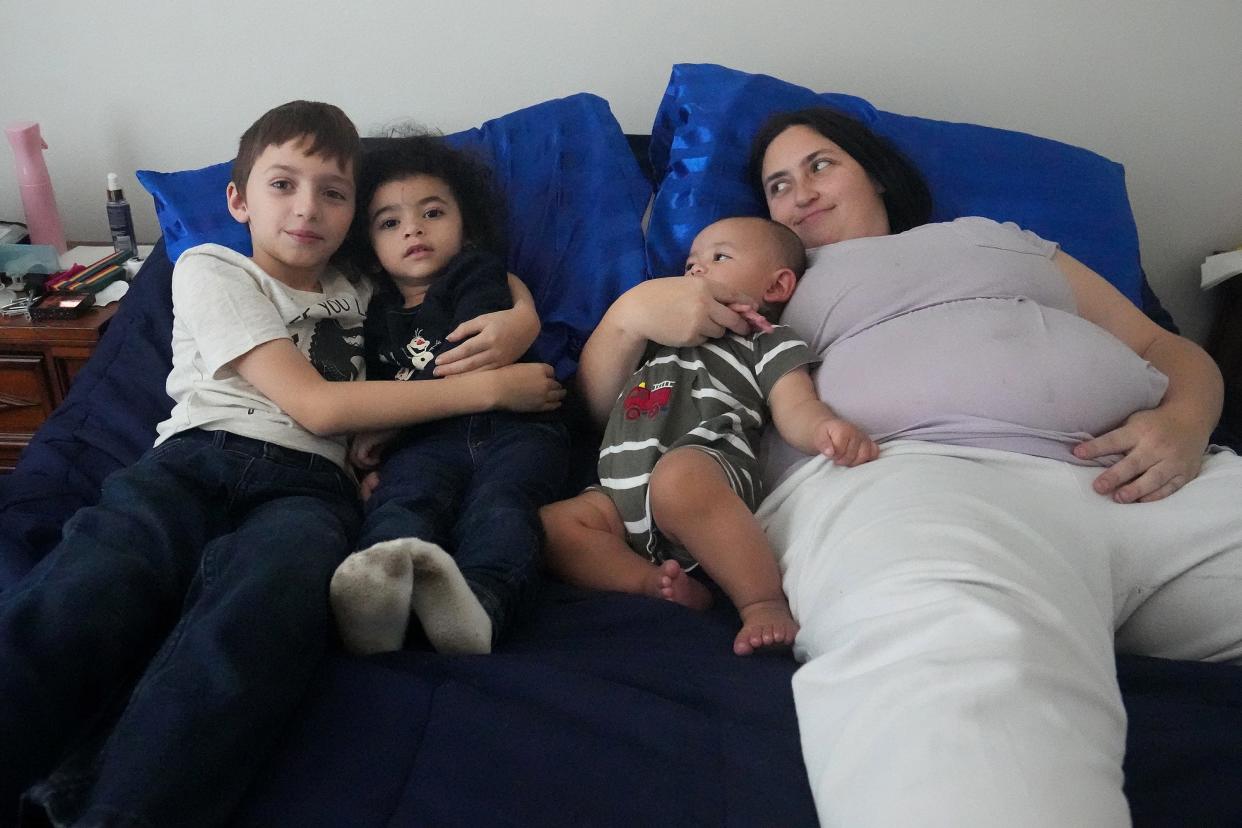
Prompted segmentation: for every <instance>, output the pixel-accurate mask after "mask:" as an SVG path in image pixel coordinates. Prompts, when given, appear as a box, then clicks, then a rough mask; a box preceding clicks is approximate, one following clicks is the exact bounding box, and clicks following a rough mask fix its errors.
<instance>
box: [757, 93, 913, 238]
mask: <svg viewBox="0 0 1242 828" xmlns="http://www.w3.org/2000/svg"><path fill="white" fill-rule="evenodd" d="M793 126H805V127H809V128H810V129H813V130H815V131H816V132H818V133H819V134H820V135H822V136H824V137H825V138H827V139H828V140H829V141H832V142H833V143H834V144H836V145H837V146H838V147H840V148H841V149H842V150H844V151H845V152H847V153H849V155H850V157H851V158H853V159H854V160H855V161H857V162H858V163H859V164H860V165H861V166H862V168H863V169H864V170H866V172H867V174H868V175H869V176H871V178H872V179H873V180H874V181H875V182H876V183H877V184H879V185H880V186H881V187H882V188H883V193H882V198H883V199H884V209H885V210H886V211H887V212H888V226H889V230H890V231H891V232H893V233H900V232H902V231H904V230H909V229H910V228H912V227H918V226H919V225H921V224H926V223H927V222H928V221H929V220H930V219H931V211H932V199H931V192H930V191H929V190H928V189H927V182H925V181H924V180H923V176H922V175H921V174H920V173H919V171H918V168H916V167H915V166H914V164H913V163H911V161H910V160H909V159H908V158H906V157H905V156H904V155H902V154H901V152H900V151H898V150H897V148H896V147H894V146H893V145H892V144H890V143H889V142H888V141H887V140H885V139H884V138H881V137H880V136H879V135H876V134H875V133H874V132H872V131H871V130H870V129H869V128H868V127H867V126H866V125H865V124H863V123H862V122H861V121H858V120H856V119H854V118H851V117H850V116H848V115H846V114H844V113H841V112H838V111H837V110H835V109H829V108H828V107H822V106H819V107H810V108H807V109H799V110H796V111H794V112H778V113H776V114H775V115H773V116H771V117H770V118H768V120H767V121H765V122H764V124H763V126H761V127H760V128H759V131H758V132H757V133H755V137H754V138H753V139H752V140H751V143H750V160H749V162H748V164H747V176H748V178H749V179H750V182H751V184H752V185H753V186H754V187H755V189H756V191H757V192H758V193H759V197H760V199H762V200H763V201H764V202H765V203H766V202H767V194H766V193H764V191H763V156H764V153H766V152H767V150H768V145H769V144H771V143H772V141H774V140H775V139H776V136H778V135H780V134H781V133H782V132H784V131H785V130H787V129H789V128H790V127H793Z"/></svg>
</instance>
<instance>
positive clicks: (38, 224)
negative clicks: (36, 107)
mask: <svg viewBox="0 0 1242 828" xmlns="http://www.w3.org/2000/svg"><path fill="white" fill-rule="evenodd" d="M4 132H5V134H6V135H8V136H9V143H10V144H12V145H13V158H14V161H15V162H16V164H17V183H18V185H20V188H21V193H22V207H24V208H25V210H26V229H27V230H29V231H30V243H31V244H50V245H52V247H55V248H56V252H57V253H64V252H65V228H64V227H63V226H62V225H61V223H60V211H59V210H57V209H56V194H55V193H53V192H52V177H51V176H50V175H48V172H47V164H46V163H44V161H43V150H45V149H47V143H46V142H44V140H43V136H42V135H40V134H39V125H38V124H37V123H35V122H34V121H18V122H17V123H15V124H10V125H9V126H7V127H5V129H4Z"/></svg>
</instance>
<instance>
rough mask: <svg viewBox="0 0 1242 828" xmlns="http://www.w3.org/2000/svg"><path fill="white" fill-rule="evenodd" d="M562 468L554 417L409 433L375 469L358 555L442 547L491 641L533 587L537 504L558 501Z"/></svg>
mask: <svg viewBox="0 0 1242 828" xmlns="http://www.w3.org/2000/svg"><path fill="white" fill-rule="evenodd" d="M568 464H569V436H568V433H567V432H566V430H565V426H564V425H563V424H562V423H561V422H560V421H559V420H558V419H554V418H552V417H536V416H523V415H517V414H509V413H505V412H496V413H489V414H474V415H471V416H465V417H453V418H450V419H446V420H437V421H435V422H432V423H426V424H423V425H419V426H415V427H413V428H410V429H407V430H406V431H404V432H402V437H401V444H400V447H399V448H397V449H396V451H394V452H393V453H392V455H390V456H389V457H388V459H387V460H385V462H384V465H383V466H382V467H381V468H380V482H379V486H378V487H376V490H375V492H374V493H373V494H372V495H371V498H370V500H368V501H367V504H366V519H365V520H364V521H363V525H362V537H361V538H360V539H359V542H358V548H359V549H366V548H367V547H369V546H372V545H373V544H376V543H379V542H381V541H387V540H395V539H396V538H411V537H413V538H421V539H423V540H426V541H431V542H432V543H436V544H439V545H440V546H441V547H443V548H444V550H445V551H446V552H448V553H449V554H450V555H452V556H453V558H454V559H455V560H456V561H457V565H458V567H459V568H460V569H461V573H462V575H463V576H465V579H466V583H467V584H469V585H470V589H471V590H472V591H473V592H474V594H475V595H476V596H477V597H478V599H479V602H480V603H481V604H482V605H483V609H485V610H486V611H487V614H488V616H489V617H490V618H491V619H492V638H493V641H495V640H498V639H499V637H500V634H501V633H502V632H503V631H504V630H505V629H506V627H507V626H508V625H509V624H510V623H511V622H512V621H513V618H514V616H515V614H516V613H517V612H518V611H520V609H521V608H522V606H523V605H524V604H525V603H526V602H527V600H528V599H529V597H530V596H531V594H532V591H533V588H534V585H535V584H536V582H537V578H538V567H539V560H540V552H541V551H542V548H543V527H542V526H541V525H540V522H539V507H540V506H543V505H545V504H547V503H550V502H551V501H553V500H555V499H556V497H557V496H558V495H560V493H561V487H562V486H563V485H564V482H565V475H566V472H567V467H568Z"/></svg>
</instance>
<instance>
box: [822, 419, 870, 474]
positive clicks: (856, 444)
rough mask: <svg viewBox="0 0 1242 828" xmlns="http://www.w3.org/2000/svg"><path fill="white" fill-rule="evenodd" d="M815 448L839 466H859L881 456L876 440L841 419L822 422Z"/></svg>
mask: <svg viewBox="0 0 1242 828" xmlns="http://www.w3.org/2000/svg"><path fill="white" fill-rule="evenodd" d="M815 448H816V449H818V450H819V453H820V454H822V455H824V456H825V457H827V458H829V459H830V460H832V462H833V463H835V464H836V465H838V466H851V467H852V466H858V465H861V464H862V463H867V462H870V461H872V460H874V459H875V458H876V457H878V456H879V454H880V447H879V446H877V445H876V444H875V441H874V440H872V439H871V438H870V437H868V436H867V434H866V433H865V432H863V431H862V430H860V429H859V428H858V426H856V425H854V424H853V423H851V422H850V421H848V420H843V419H841V418H840V417H832V418H828V419H824V420H821V421H820V423H819V425H818V426H816V427H815Z"/></svg>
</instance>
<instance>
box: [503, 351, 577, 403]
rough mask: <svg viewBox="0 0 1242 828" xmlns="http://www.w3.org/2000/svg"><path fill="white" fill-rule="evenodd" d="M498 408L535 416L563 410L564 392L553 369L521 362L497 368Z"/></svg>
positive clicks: (545, 365) (537, 363)
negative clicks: (533, 413) (534, 414)
mask: <svg viewBox="0 0 1242 828" xmlns="http://www.w3.org/2000/svg"><path fill="white" fill-rule="evenodd" d="M494 380H495V381H496V384H497V385H496V388H497V397H496V407H497V408H503V409H505V410H507V411H518V412H536V411H553V410H555V409H557V408H560V406H561V401H562V400H564V399H565V389H564V388H562V387H561V384H560V383H559V382H557V381H556V377H555V375H554V374H553V372H552V366H551V365H547V364H544V363H542V362H521V363H518V364H516V365H506V366H504V367H503V368H497V369H496V371H495V376H494Z"/></svg>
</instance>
